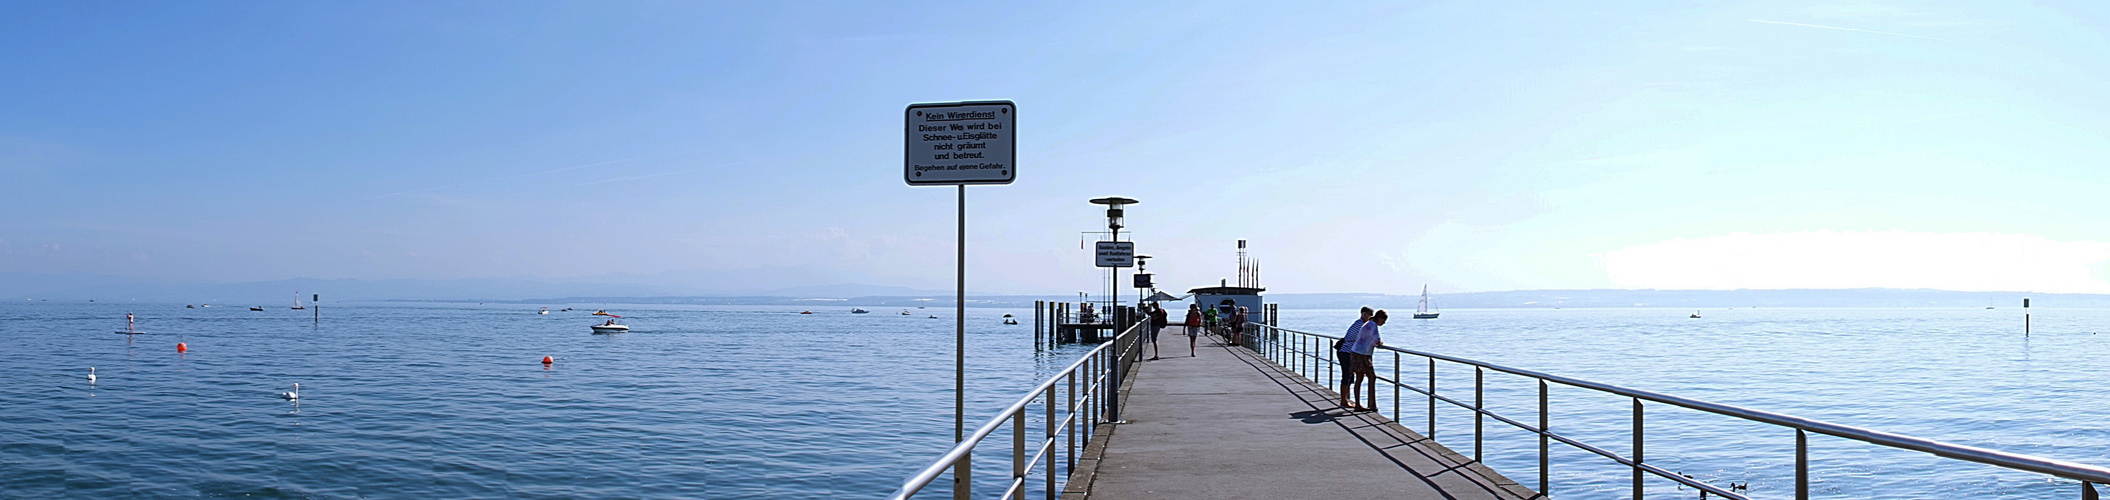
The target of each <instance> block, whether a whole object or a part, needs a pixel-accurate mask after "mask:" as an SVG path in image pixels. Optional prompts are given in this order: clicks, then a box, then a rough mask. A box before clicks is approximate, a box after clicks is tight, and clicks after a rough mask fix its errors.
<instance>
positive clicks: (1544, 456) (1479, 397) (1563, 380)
mask: <svg viewBox="0 0 2110 500" xmlns="http://www.w3.org/2000/svg"><path fill="white" fill-rule="evenodd" d="M1239 336H1240V337H1241V338H1240V343H1241V344H1243V345H1244V346H1245V347H1246V348H1248V349H1252V350H1253V351H1254V352H1256V353H1259V354H1261V355H1262V356H1265V357H1267V358H1268V359H1269V360H1270V361H1273V362H1275V363H1276V364H1278V365H1281V366H1283V367H1284V368H1288V369H1290V370H1292V371H1296V372H1297V373H1298V374H1300V375H1302V376H1304V377H1307V378H1309V379H1311V380H1312V381H1314V382H1318V383H1319V385H1320V386H1322V387H1330V386H1331V384H1335V383H1336V381H1338V380H1339V379H1338V378H1337V376H1338V375H1339V373H1340V372H1339V370H1340V367H1339V366H1338V361H1337V360H1336V358H1335V356H1334V355H1333V354H1332V344H1333V341H1335V340H1339V339H1340V337H1339V336H1335V335H1325V334H1318V333H1311V332H1304V331H1298V330H1291V329H1288V328H1281V327H1277V326H1273V325H1268V324H1263V323H1252V324H1250V328H1247V329H1246V332H1244V333H1243V334H1240V335H1239ZM1377 349H1380V350H1385V351H1391V352H1392V353H1393V354H1394V356H1392V378H1390V379H1387V378H1385V377H1383V376H1381V375H1380V376H1378V377H1376V379H1377V380H1381V381H1384V382H1386V383H1389V384H1391V385H1392V419H1393V421H1395V422H1396V421H1399V401H1400V390H1401V389H1402V388H1404V389H1405V390H1408V391H1412V392H1416V393H1420V394H1422V395H1425V396H1427V397H1428V423H1427V427H1426V428H1425V430H1427V431H1428V436H1429V438H1430V439H1435V437H1436V408H1437V406H1436V403H1437V402H1438V401H1441V402H1445V403H1450V404H1451V405H1454V406H1457V407H1459V408H1463V409H1466V410H1470V411H1471V412H1472V413H1473V456H1472V459H1473V461H1474V462H1480V461H1481V448H1482V447H1483V443H1482V439H1481V438H1482V435H1483V434H1484V428H1483V426H1484V424H1485V422H1484V421H1485V419H1488V418H1492V419H1494V420H1495V421H1498V422H1501V423H1505V424H1509V425H1511V426H1514V427H1516V428H1518V429H1523V430H1525V431H1529V432H1531V433H1533V434H1536V435H1538V441H1539V450H1538V451H1539V453H1538V457H1539V468H1538V476H1539V477H1538V483H1539V485H1538V491H1539V497H1540V498H1545V497H1548V496H1550V495H1551V492H1550V489H1549V488H1550V487H1551V484H1549V481H1548V480H1549V475H1548V470H1549V469H1550V467H1549V465H1550V463H1549V460H1548V456H1549V452H1550V445H1551V442H1554V441H1558V442H1560V443H1562V444H1566V445H1568V446H1571V447H1574V448H1576V449H1580V450H1583V451H1588V452H1590V453H1594V454H1596V455H1598V456H1602V457H1604V458H1607V459H1610V460H1612V461H1613V462H1617V463H1618V464H1620V465H1624V466H1628V467H1631V468H1632V469H1633V474H1634V477H1633V489H1634V498H1636V499H1640V498H1642V492H1643V484H1642V482H1643V479H1644V478H1645V477H1647V476H1649V475H1654V476H1657V477H1661V478H1664V479H1669V480H1671V481H1676V482H1677V483H1679V484H1683V485H1686V486H1691V487H1693V488H1698V489H1700V490H1701V491H1704V492H1707V493H1711V494H1715V495H1721V496H1722V497H1724V498H1732V499H1737V500H1749V497H1747V496H1745V494H1743V493H1737V492H1734V491H1731V490H1732V489H1737V488H1722V487H1718V486H1714V485H1711V484H1707V483H1705V482H1703V481H1698V480H1694V479H1692V478H1688V477H1685V476H1684V475H1682V474H1678V473H1676V472H1673V471H1669V470H1665V469H1663V468H1661V467H1657V466H1655V465H1652V464H1650V463H1648V462H1647V461H1646V460H1645V456H1644V454H1643V451H1644V447H1643V442H1642V436H1643V430H1644V428H1643V426H1642V423H1643V409H1644V404H1643V403H1644V402H1651V403H1661V404H1667V405H1671V406H1676V407H1681V408H1688V409H1693V410H1699V411H1703V412H1707V413H1713V414H1717V415H1724V416H1729V417H1734V418H1738V419H1743V420H1747V421H1752V422H1758V423H1764V424H1771V425H1776V426H1781V427H1788V428H1792V429H1795V498H1796V499H1798V500H1807V499H1808V498H1809V497H1810V469H1809V433H1812V432H1814V433H1818V434H1824V435H1828V436H1835V437H1841V438H1846V439H1851V440H1855V441H1860V442H1864V443H1869V444H1873V445H1877V446H1884V447H1890V448H1897V449H1903V450H1912V451H1919V452H1925V453H1930V454H1933V455H1935V456H1939V457H1943V458H1949V459H1955V460H1964V461H1969V462H1977V463H1981V464H1986V465H1992V466H1995V467H2002V468H2006V469H2012V470H2018V471H2027V472H2034V473H2039V474H2047V475H2051V476H2056V477H2060V478H2065V479H2071V480H2074V481H2079V482H2080V483H2081V498H2082V499H2083V500H2098V493H2097V491H2096V488H2095V484H2097V483H2101V484H2110V468H2104V467H2098V466H2093V465H2087V464H2080V463H2074V462H2067V461H2063V460H2055V459H2050V458H2044V457H2037V456H2031V455H2023V454H2018V453H2009V452H2004V451H1998V450H1990V449H1985V448H1978V447H1974V446H1965V445H1959V444H1951V443H1944V442H1940V441H1934V440H1931V439H1923V438H1917V437H1912V436H1906V435H1901V434H1893V433H1888V432H1882V431H1875V430H1869V429H1863V428H1859V427H1853V426H1849V425H1841V424H1835V423H1831V422H1824V421H1819V420H1811V419H1807V418H1802V417H1796V416H1790V415H1783V414H1779V413H1773V412H1767V411H1760V410H1753V409H1748V408H1741V407H1736V406H1730V405H1725V404H1720V403H1710V402H1706V401H1699V400H1694V399H1686V398H1681V397H1677V396H1671V395H1666V394H1658V393H1654V392H1649V391H1642V390H1636V389H1628V388H1625V387H1619V386H1614V385H1609V384H1601V383H1597V382H1591V381H1587V380H1581V379H1575V378H1569V377H1562V376H1558V375H1551V374H1546V373H1540V372H1536V371H1531V370H1524V369H1518V368H1510V367H1505V366H1501V365H1496V364H1492V363H1485V362H1480V361H1474V360H1470V359H1464V358H1458V357H1452V356H1445V355H1441V354H1432V353H1426V352H1420V351H1415V350H1411V349H1400V348H1395V347H1378V348H1377ZM1401 356H1415V357H1421V358H1426V359H1428V385H1427V386H1426V388H1421V387H1415V386H1413V385H1412V384H1408V383H1406V382H1405V381H1403V380H1402V379H1401V378H1400V357H1401ZM1439 361H1441V362H1447V363H1454V364H1459V365H1466V366H1471V367H1473V399H1472V402H1471V403H1466V402H1462V401H1459V400H1457V399H1453V398H1452V397H1451V396H1445V395H1442V394H1440V393H1439V392H1438V391H1437V390H1436V367H1437V362H1439ZM1374 371H1375V370H1373V372H1374ZM1488 371H1495V372H1500V373H1508V374H1512V375H1518V376H1522V377H1527V378H1532V379H1536V380H1537V381H1538V396H1539V408H1538V415H1537V417H1538V425H1535V426H1534V425H1531V424H1527V423H1524V422H1519V421H1517V420H1515V419H1512V418H1509V417H1504V416H1502V415H1498V414H1495V413H1494V412H1492V411H1488V410H1487V408H1486V405H1485V404H1484V402H1485V399H1486V383H1485V382H1486V378H1487V377H1486V374H1487V372H1488ZM1548 384H1560V385H1565V386H1570V387H1577V388H1582V389H1589V390H1592V391H1597V392H1602V393H1607V394H1612V395H1617V396H1625V397H1627V398H1630V399H1631V400H1632V401H1633V420H1632V422H1633V428H1632V434H1633V438H1634V441H1633V449H1634V453H1633V456H1632V457H1626V456H1621V455H1619V454H1618V453H1614V452H1611V451H1608V450H1606V449H1604V448H1602V447H1599V446H1593V445H1590V444H1588V443H1584V442H1582V441H1579V440H1577V439H1574V438H1571V437H1568V436H1563V435H1561V434H1558V433H1555V432H1553V431H1552V423H1551V422H1549V421H1548V420H1549V419H1548V417H1547V409H1548V407H1549V403H1548V401H1547V397H1546V396H1547V387H1548ZM1336 389H1338V388H1336ZM1373 399H1374V398H1373ZM1364 404H1367V405H1375V404H1376V403H1375V402H1374V401H1369V402H1365V403H1364Z"/></svg>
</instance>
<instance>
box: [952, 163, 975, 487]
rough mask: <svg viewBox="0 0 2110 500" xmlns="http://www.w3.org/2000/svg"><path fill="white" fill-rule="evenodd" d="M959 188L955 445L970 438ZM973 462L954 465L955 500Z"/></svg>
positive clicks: (963, 199)
mask: <svg viewBox="0 0 2110 500" xmlns="http://www.w3.org/2000/svg"><path fill="white" fill-rule="evenodd" d="M959 188H960V189H959V191H960V238H959V251H958V253H957V254H956V255H957V257H958V261H957V267H955V268H954V274H953V277H954V283H953V285H954V289H953V320H954V321H953V343H952V353H953V355H952V442H953V444H955V445H958V444H959V443H960V442H961V441H963V440H965V439H966V438H967V185H966V184H961V185H959ZM972 462H973V461H972V460H969V459H966V458H962V459H960V463H959V464H954V466H953V473H952V480H953V489H952V491H953V498H956V499H960V500H965V499H966V498H967V495H968V493H969V485H968V479H969V476H970V472H969V471H968V467H969V466H971V465H972Z"/></svg>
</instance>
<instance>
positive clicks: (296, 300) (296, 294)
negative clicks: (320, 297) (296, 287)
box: [293, 292, 308, 311]
mask: <svg viewBox="0 0 2110 500" xmlns="http://www.w3.org/2000/svg"><path fill="white" fill-rule="evenodd" d="M307 308H308V306H304V305H301V304H300V292H293V310H295V311H298V310H302V309H307Z"/></svg>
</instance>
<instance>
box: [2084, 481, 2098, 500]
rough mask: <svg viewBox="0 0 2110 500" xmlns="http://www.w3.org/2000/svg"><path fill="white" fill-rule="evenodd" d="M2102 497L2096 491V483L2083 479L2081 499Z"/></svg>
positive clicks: (2094, 499)
mask: <svg viewBox="0 0 2110 500" xmlns="http://www.w3.org/2000/svg"><path fill="white" fill-rule="evenodd" d="M2100 498H2101V496H2100V495H2097V494H2096V493H2095V483H2091V482H2087V481H2081V500H2100Z"/></svg>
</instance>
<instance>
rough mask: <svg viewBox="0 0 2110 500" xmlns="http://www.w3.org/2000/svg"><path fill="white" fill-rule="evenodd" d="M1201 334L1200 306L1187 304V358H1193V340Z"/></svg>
mask: <svg viewBox="0 0 2110 500" xmlns="http://www.w3.org/2000/svg"><path fill="white" fill-rule="evenodd" d="M1201 334H1202V306H1201V304H1187V357H1190V358H1192V357H1194V339H1196V338H1199V337H1201Z"/></svg>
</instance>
